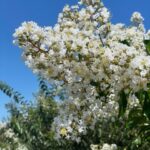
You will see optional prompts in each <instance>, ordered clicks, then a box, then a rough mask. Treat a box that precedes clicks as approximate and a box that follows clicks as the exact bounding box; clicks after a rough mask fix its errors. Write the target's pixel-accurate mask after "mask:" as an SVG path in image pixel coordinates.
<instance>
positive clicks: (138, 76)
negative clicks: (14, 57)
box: [14, 0, 150, 142]
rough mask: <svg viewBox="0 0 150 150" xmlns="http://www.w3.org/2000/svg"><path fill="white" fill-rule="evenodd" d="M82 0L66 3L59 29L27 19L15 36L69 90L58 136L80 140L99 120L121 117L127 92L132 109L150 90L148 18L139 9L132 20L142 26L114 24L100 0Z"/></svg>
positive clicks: (37, 65)
mask: <svg viewBox="0 0 150 150" xmlns="http://www.w3.org/2000/svg"><path fill="white" fill-rule="evenodd" d="M82 3H83V4H86V6H85V7H80V4H79V5H75V6H68V5H67V6H65V7H64V9H63V11H62V13H60V14H59V18H58V23H57V24H56V25H55V26H54V27H53V28H52V27H44V28H42V27H39V26H38V25H37V24H36V23H34V22H24V23H23V24H22V26H21V27H19V28H18V29H16V32H15V34H14V37H15V41H14V42H15V43H16V44H18V45H19V46H20V47H21V48H23V49H24V52H23V57H24V59H25V62H26V64H27V65H28V67H30V68H31V69H32V70H33V72H35V73H37V74H40V75H42V76H43V77H44V78H46V79H47V80H49V81H50V82H54V83H56V84H57V86H58V87H60V88H62V89H65V90H66V95H67V100H65V101H64V102H62V103H60V106H59V107H60V111H59V115H58V117H56V118H55V119H54V123H53V130H54V131H56V132H55V133H56V139H60V138H62V137H63V138H65V139H71V140H73V141H76V142H80V140H81V138H80V137H81V135H86V133H87V130H88V129H91V130H94V127H95V124H96V122H97V121H99V120H105V119H112V118H114V117H115V116H117V115H118V100H119V98H120V97H119V96H120V95H119V94H120V92H121V91H124V92H125V93H126V94H129V93H130V95H131V96H130V97H129V101H131V103H130V104H131V107H133V106H134V105H137V104H138V99H137V98H136V97H135V95H134V94H135V92H137V91H139V90H140V89H144V90H147V84H148V81H149V78H150V56H149V55H148V54H147V52H146V47H145V45H144V38H145V37H146V36H147V35H149V34H147V33H146V32H145V29H144V27H143V24H142V21H143V18H142V16H141V15H140V14H139V13H137V12H136V13H134V14H133V16H132V17H131V20H132V22H135V23H138V24H133V26H130V27H126V26H125V25H124V24H115V25H114V24H111V23H110V22H109V18H110V13H109V11H108V10H107V8H105V7H104V5H103V4H102V3H100V1H98V0H82ZM147 37H148V36H147ZM135 99H136V100H135Z"/></svg>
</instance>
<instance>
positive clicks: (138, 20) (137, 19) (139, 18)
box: [131, 12, 144, 24]
mask: <svg viewBox="0 0 150 150" xmlns="http://www.w3.org/2000/svg"><path fill="white" fill-rule="evenodd" d="M143 21H144V18H143V17H142V16H141V14H140V13H139V12H134V13H133V14H132V17H131V22H133V23H137V24H140V23H142V22H143Z"/></svg>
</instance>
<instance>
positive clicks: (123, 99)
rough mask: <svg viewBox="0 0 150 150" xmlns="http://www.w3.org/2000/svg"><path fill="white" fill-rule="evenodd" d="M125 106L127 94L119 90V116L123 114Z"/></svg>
mask: <svg viewBox="0 0 150 150" xmlns="http://www.w3.org/2000/svg"><path fill="white" fill-rule="evenodd" d="M126 108H127V95H126V94H125V92H124V91H122V92H120V100H119V117H120V116H123V115H124V113H125V111H126Z"/></svg>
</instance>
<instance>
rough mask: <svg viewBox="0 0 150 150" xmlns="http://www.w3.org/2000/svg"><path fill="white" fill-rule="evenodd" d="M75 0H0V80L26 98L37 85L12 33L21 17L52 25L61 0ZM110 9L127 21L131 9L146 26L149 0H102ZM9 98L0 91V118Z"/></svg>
mask: <svg viewBox="0 0 150 150" xmlns="http://www.w3.org/2000/svg"><path fill="white" fill-rule="evenodd" d="M76 3H77V0H0V80H3V81H6V82H7V83H8V84H9V85H11V86H12V87H14V88H15V89H16V90H18V91H20V92H21V93H22V94H23V95H24V96H25V97H26V98H27V99H31V98H32V93H33V92H36V91H37V89H38V83H37V80H36V76H35V75H33V73H32V71H31V70H29V69H28V68H27V67H26V66H25V65H24V62H23V60H22V58H21V52H22V51H21V50H20V49H19V48H18V47H16V46H14V45H13V44H12V40H13V38H12V34H13V33H14V30H15V28H17V27H18V26H19V25H20V24H21V23H22V22H23V21H31V20H32V21H35V22H37V23H38V24H39V25H41V26H49V25H50V26H53V25H54V24H55V23H56V21H57V16H58V13H59V12H60V11H61V10H62V8H63V6H64V5H65V4H76ZM104 3H105V5H106V6H107V7H108V8H109V10H110V11H111V13H112V21H113V23H117V22H123V23H126V24H129V19H130V16H131V14H132V12H134V11H139V12H141V13H142V15H143V17H144V18H145V26H146V28H147V29H148V28H150V0H104ZM7 102H9V98H8V97H6V96H5V95H4V94H3V93H2V92H0V120H1V119H2V118H3V117H6V116H7V113H6V112H7V111H6V110H5V108H4V105H5V104H6V103H7Z"/></svg>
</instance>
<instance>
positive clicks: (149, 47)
mask: <svg viewBox="0 0 150 150" xmlns="http://www.w3.org/2000/svg"><path fill="white" fill-rule="evenodd" d="M144 44H145V47H146V51H147V53H148V54H150V40H144Z"/></svg>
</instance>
